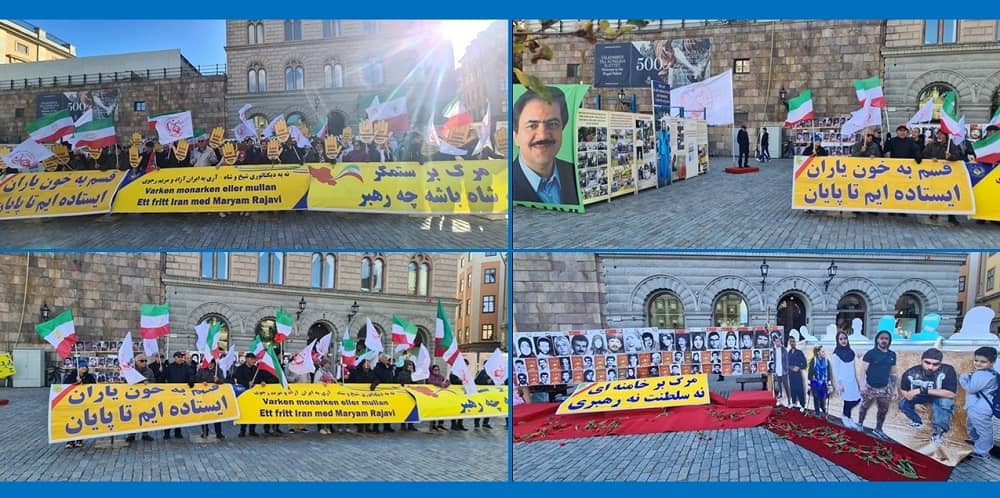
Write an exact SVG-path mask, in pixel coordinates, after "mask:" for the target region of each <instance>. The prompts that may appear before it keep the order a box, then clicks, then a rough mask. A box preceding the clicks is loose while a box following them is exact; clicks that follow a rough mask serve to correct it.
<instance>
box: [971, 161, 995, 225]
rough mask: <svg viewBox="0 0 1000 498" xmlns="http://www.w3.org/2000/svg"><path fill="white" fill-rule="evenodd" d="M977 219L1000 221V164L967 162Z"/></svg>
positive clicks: (973, 216)
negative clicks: (974, 197)
mask: <svg viewBox="0 0 1000 498" xmlns="http://www.w3.org/2000/svg"><path fill="white" fill-rule="evenodd" d="M968 167H969V174H970V175H971V176H972V192H973V193H974V194H975V196H976V214H974V215H972V216H970V218H975V219H977V220H992V221H1000V164H993V165H990V164H979V163H968Z"/></svg>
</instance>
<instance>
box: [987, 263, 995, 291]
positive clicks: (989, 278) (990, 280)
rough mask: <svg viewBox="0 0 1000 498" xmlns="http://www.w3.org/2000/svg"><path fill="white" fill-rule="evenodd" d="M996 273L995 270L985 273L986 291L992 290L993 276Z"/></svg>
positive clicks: (991, 269)
mask: <svg viewBox="0 0 1000 498" xmlns="http://www.w3.org/2000/svg"><path fill="white" fill-rule="evenodd" d="M995 272H996V268H990V269H989V270H987V271H986V290H993V276H994V273H995Z"/></svg>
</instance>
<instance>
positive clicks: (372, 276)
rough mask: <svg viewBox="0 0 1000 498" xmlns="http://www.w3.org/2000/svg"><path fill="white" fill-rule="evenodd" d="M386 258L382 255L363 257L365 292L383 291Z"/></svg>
mask: <svg viewBox="0 0 1000 498" xmlns="http://www.w3.org/2000/svg"><path fill="white" fill-rule="evenodd" d="M384 269H385V260H384V259H383V257H382V256H381V255H378V256H374V257H371V256H365V257H364V258H361V290H362V291H364V292H382V291H383V288H382V274H383V271H384Z"/></svg>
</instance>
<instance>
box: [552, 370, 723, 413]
mask: <svg viewBox="0 0 1000 498" xmlns="http://www.w3.org/2000/svg"><path fill="white" fill-rule="evenodd" d="M708 403H709V399H708V376H706V375H705V374H695V375H672V376H667V377H649V378H645V379H638V380H616V381H613V382H595V383H592V384H587V385H584V386H581V387H580V388H578V389H577V390H576V392H574V393H573V394H572V395H570V397H568V398H566V401H563V403H562V404H561V405H559V409H558V410H556V414H557V415H569V414H574V413H597V412H610V411H618V410H641V409H646V408H666V407H670V406H687V405H707V404H708Z"/></svg>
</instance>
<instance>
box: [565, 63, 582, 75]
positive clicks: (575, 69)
mask: <svg viewBox="0 0 1000 498" xmlns="http://www.w3.org/2000/svg"><path fill="white" fill-rule="evenodd" d="M566 77H567V78H579V77H580V65H579V64H566Z"/></svg>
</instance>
